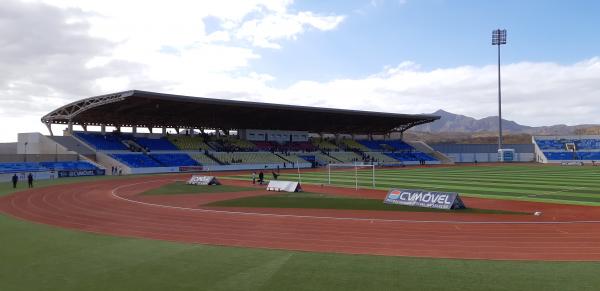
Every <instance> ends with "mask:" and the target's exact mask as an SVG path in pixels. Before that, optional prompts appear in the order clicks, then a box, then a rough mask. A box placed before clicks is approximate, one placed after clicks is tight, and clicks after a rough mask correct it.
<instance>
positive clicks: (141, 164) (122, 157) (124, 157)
mask: <svg viewBox="0 0 600 291" xmlns="http://www.w3.org/2000/svg"><path fill="white" fill-rule="evenodd" d="M110 156H111V157H113V158H114V159H116V160H118V161H120V162H122V163H124V164H126V165H128V166H129V167H132V168H150V167H163V165H162V164H160V163H159V162H157V161H155V160H153V159H152V158H150V157H148V156H147V155H144V154H111V155H110Z"/></svg>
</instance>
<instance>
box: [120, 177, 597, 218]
mask: <svg viewBox="0 0 600 291" xmlns="http://www.w3.org/2000/svg"><path fill="white" fill-rule="evenodd" d="M158 181H172V180H171V179H163V180H151V181H144V182H137V183H132V184H126V185H121V186H118V187H115V188H113V189H112V190H111V196H113V197H114V198H117V199H120V200H123V201H127V202H130V203H136V204H141V205H146V206H153V207H162V208H169V209H178V210H186V211H197V212H204V213H221V214H231V215H249V216H262V217H280V218H307V219H321V220H323V219H326V220H348V221H366V222H369V221H376V222H400V223H442V224H582V223H588V224H591V223H600V220H573V221H460V220H413V219H384V218H360V217H333V216H312V215H297V214H276V213H260V212H242V211H228V210H214V209H205V208H189V207H181V206H172V205H162V204H155V203H149V202H142V201H137V200H133V199H128V198H125V197H122V196H119V195H118V194H117V192H118V191H119V190H120V189H122V188H126V187H131V186H136V185H141V184H148V183H154V182H158Z"/></svg>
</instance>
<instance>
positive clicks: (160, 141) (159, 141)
mask: <svg viewBox="0 0 600 291" xmlns="http://www.w3.org/2000/svg"><path fill="white" fill-rule="evenodd" d="M133 141H135V142H136V143H137V144H139V145H141V146H142V147H144V148H146V149H149V150H150V151H179V149H178V148H177V146H175V145H174V144H172V143H171V142H170V141H169V140H168V139H166V138H147V137H137V138H135V139H133Z"/></svg>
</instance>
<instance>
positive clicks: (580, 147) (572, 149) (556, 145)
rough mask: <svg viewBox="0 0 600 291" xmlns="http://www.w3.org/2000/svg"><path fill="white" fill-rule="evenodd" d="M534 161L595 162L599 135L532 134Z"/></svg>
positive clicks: (599, 157)
mask: <svg viewBox="0 0 600 291" xmlns="http://www.w3.org/2000/svg"><path fill="white" fill-rule="evenodd" d="M532 140H533V144H534V147H535V157H536V161H538V162H541V163H573V164H585V163H591V164H596V161H600V135H581V136H534V137H533V138H532Z"/></svg>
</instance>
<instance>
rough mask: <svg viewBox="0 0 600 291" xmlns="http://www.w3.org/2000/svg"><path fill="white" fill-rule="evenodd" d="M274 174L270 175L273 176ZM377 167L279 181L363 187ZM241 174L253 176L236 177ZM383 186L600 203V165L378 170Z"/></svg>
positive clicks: (378, 185)
mask: <svg viewBox="0 0 600 291" xmlns="http://www.w3.org/2000/svg"><path fill="white" fill-rule="evenodd" d="M267 176H268V175H267ZM372 176H373V170H372V168H360V169H358V170H355V169H354V168H338V169H336V170H332V171H331V173H329V171H327V170H321V171H311V170H302V169H301V170H300V174H298V173H297V172H294V173H289V172H288V173H285V174H282V175H281V176H280V177H279V180H291V181H298V180H299V179H300V180H301V181H302V183H311V184H328V183H329V182H330V183H331V185H334V186H344V187H355V184H356V183H357V182H358V185H359V187H360V188H372V187H373V178H372ZM233 178H235V179H248V177H246V176H242V175H238V176H234V177H233ZM374 180H375V186H376V188H377V189H381V190H388V189H390V188H403V189H422V190H431V191H444V192H458V193H459V194H460V195H463V196H471V197H483V198H496V199H513V200H527V201H539V202H553V203H568V204H583V205H594V206H600V167H589V166H588V167H578V166H548V165H534V164H513V165H492V166H490V165H477V166H451V167H429V168H410V167H407V168H399V169H385V168H377V169H376V170H375V179H374Z"/></svg>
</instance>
